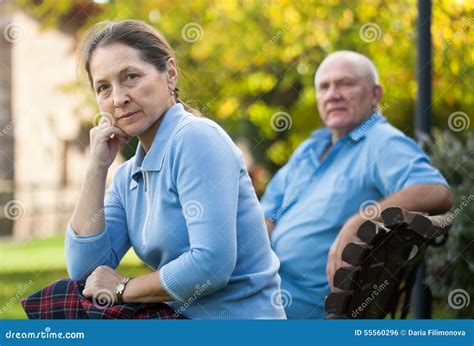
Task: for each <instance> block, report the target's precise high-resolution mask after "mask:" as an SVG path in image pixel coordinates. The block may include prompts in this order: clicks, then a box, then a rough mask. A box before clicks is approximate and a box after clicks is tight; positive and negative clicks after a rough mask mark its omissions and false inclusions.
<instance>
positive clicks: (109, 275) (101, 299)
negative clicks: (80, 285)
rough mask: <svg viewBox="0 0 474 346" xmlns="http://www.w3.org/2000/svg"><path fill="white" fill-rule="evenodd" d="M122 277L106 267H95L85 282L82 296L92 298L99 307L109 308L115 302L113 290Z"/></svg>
mask: <svg viewBox="0 0 474 346" xmlns="http://www.w3.org/2000/svg"><path fill="white" fill-rule="evenodd" d="M123 278H124V277H123V276H122V275H120V274H118V273H117V272H116V271H115V270H113V269H112V268H110V267H108V266H99V267H97V268H96V269H95V270H94V271H93V272H92V273H91V275H89V277H88V278H87V280H86V285H85V287H84V290H83V291H82V294H83V295H84V296H85V297H87V298H91V297H92V298H93V300H96V301H98V303H99V304H100V305H101V306H105V305H107V306H111V305H113V304H114V303H116V302H117V297H116V295H115V288H116V287H117V285H118V284H119V283H120V281H121V280H122V279H123Z"/></svg>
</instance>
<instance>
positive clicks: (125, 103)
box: [90, 43, 177, 136]
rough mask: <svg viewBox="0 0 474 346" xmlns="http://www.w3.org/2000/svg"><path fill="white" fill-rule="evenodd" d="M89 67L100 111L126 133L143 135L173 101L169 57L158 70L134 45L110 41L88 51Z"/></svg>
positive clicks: (173, 80) (173, 70)
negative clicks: (143, 58) (166, 62)
mask: <svg viewBox="0 0 474 346" xmlns="http://www.w3.org/2000/svg"><path fill="white" fill-rule="evenodd" d="M90 71H91V77H92V83H93V88H94V92H95V95H96V99H97V103H98V105H99V109H100V111H101V113H102V114H103V116H106V117H110V119H108V121H110V122H111V123H112V125H114V126H117V127H119V128H120V129H122V130H123V131H124V132H125V133H126V134H127V135H129V136H140V135H143V134H144V133H145V132H146V131H147V130H148V129H150V128H151V126H152V125H153V124H154V123H156V121H157V120H158V119H159V118H160V117H161V116H162V115H163V114H164V113H165V112H166V111H167V110H168V108H169V107H171V106H172V105H173V104H174V103H175V100H174V97H173V96H171V95H170V91H172V90H174V88H175V86H176V78H177V70H176V64H175V61H174V60H173V59H169V60H168V69H167V71H163V72H160V71H158V70H157V69H156V67H155V66H154V65H152V64H150V63H148V62H146V61H144V60H142V59H141V57H140V52H139V51H138V50H137V49H135V48H132V47H129V46H127V45H125V44H121V43H114V44H110V45H107V46H103V47H99V48H97V49H96V50H95V51H94V52H93V53H92V57H91V61H90Z"/></svg>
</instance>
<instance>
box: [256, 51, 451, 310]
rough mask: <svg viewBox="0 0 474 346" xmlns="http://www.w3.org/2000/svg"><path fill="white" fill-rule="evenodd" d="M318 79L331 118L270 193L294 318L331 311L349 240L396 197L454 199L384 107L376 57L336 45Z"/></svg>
mask: <svg viewBox="0 0 474 346" xmlns="http://www.w3.org/2000/svg"><path fill="white" fill-rule="evenodd" d="M315 86H316V99H317V105H318V110H319V114H320V116H321V120H322V122H323V123H324V125H325V126H326V127H325V128H322V129H318V130H316V131H315V132H314V133H313V134H312V135H311V136H310V138H308V139H307V140H306V141H304V142H303V143H302V144H301V145H300V146H299V147H298V148H297V150H296V151H295V153H294V154H293V155H292V157H291V158H290V160H289V161H288V163H287V164H286V165H285V166H284V167H283V168H281V169H280V170H279V171H278V172H277V173H276V175H275V176H274V177H273V178H272V180H271V182H270V183H269V185H268V187H267V190H266V192H265V194H264V196H263V198H262V206H263V209H264V212H265V216H266V218H267V226H268V230H269V233H270V237H271V243H272V248H273V249H274V251H275V252H276V254H277V256H278V257H279V258H280V262H281V266H280V270H279V273H280V276H281V278H282V296H284V297H283V298H284V299H283V298H282V299H283V300H284V302H285V303H286V304H285V305H286V307H285V310H286V313H287V316H288V318H323V317H325V316H326V315H327V313H326V312H325V311H324V298H325V296H326V295H327V294H328V293H329V283H331V285H332V278H333V276H334V273H335V271H336V270H337V268H339V267H341V266H342V265H343V263H342V261H341V254H342V250H343V249H344V247H345V245H346V244H348V243H349V242H357V241H358V238H357V237H356V232H357V229H358V227H359V226H360V225H361V224H362V223H363V222H364V221H365V220H367V219H373V218H376V217H378V216H379V215H380V212H381V211H382V210H384V209H385V208H387V207H390V206H400V207H403V208H405V209H408V210H412V211H420V212H428V213H430V214H438V213H443V212H446V211H448V210H449V209H450V208H451V206H452V204H453V200H452V197H451V193H450V191H449V189H448V187H447V183H446V181H445V179H444V178H443V177H442V176H441V174H440V173H439V171H438V170H437V169H435V168H434V167H432V166H431V164H430V161H429V159H428V158H427V156H426V155H425V154H424V152H423V151H422V150H421V149H420V148H419V147H418V146H417V145H416V143H415V142H414V141H412V140H411V139H410V138H408V137H407V136H405V135H404V134H403V133H402V132H400V131H399V130H397V129H395V128H394V127H393V126H391V125H390V124H389V123H388V122H387V120H386V119H385V118H384V117H383V116H382V114H381V113H380V112H379V111H378V104H379V101H380V99H381V97H382V88H381V86H380V85H379V79H378V73H377V70H376V68H375V66H374V64H373V63H372V62H371V61H370V60H369V59H368V58H367V57H365V56H363V55H361V54H359V53H356V52H351V51H339V52H336V53H333V54H331V55H329V56H328V57H327V58H326V59H324V61H323V62H322V63H321V65H320V66H319V68H318V70H317V71H316V75H315Z"/></svg>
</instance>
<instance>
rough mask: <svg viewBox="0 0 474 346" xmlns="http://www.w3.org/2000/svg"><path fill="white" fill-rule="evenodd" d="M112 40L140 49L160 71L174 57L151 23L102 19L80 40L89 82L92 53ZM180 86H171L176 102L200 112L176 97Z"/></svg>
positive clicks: (196, 113)
mask: <svg viewBox="0 0 474 346" xmlns="http://www.w3.org/2000/svg"><path fill="white" fill-rule="evenodd" d="M113 43H122V44H125V45H127V46H129V47H132V48H135V49H136V50H138V51H139V52H140V57H141V58H142V59H143V60H144V61H146V62H148V63H150V64H152V65H153V66H155V67H156V69H157V70H158V71H159V72H164V71H166V68H167V61H168V59H170V58H173V59H174V60H175V61H176V57H175V54H174V52H173V48H171V46H170V44H169V43H168V41H166V39H165V37H164V36H163V35H162V34H161V33H160V32H159V31H158V30H156V29H155V28H153V27H152V26H150V25H148V24H146V23H144V22H142V21H139V20H121V21H103V22H100V23H97V24H95V25H94V26H93V27H92V28H91V29H89V30H88V31H87V32H86V36H85V38H84V40H83V42H82V44H81V55H80V58H81V62H82V63H83V64H84V68H85V70H86V72H87V77H88V78H89V83H90V84H91V86H92V84H93V83H92V76H91V70H90V61H91V57H92V53H93V52H94V50H95V49H96V48H98V47H104V46H107V45H110V44H113ZM178 92H179V89H178V88H175V89H174V97H175V99H176V102H179V103H181V104H182V105H183V106H184V108H185V109H186V110H187V111H188V112H190V113H193V114H194V115H196V116H202V114H201V112H199V111H197V110H195V109H193V108H191V107H189V106H188V105H186V104H185V103H184V102H183V101H181V100H180V99H179V97H178Z"/></svg>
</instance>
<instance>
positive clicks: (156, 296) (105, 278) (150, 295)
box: [82, 266, 174, 303]
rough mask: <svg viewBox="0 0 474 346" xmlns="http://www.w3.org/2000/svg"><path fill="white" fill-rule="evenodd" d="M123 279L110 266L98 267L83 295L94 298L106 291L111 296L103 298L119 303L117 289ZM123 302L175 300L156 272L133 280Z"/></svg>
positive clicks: (124, 294) (127, 288)
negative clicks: (165, 288)
mask: <svg viewBox="0 0 474 346" xmlns="http://www.w3.org/2000/svg"><path fill="white" fill-rule="evenodd" d="M123 278H124V276H122V275H120V274H118V273H117V272H116V271H115V270H113V269H112V268H110V267H108V266H100V267H97V269H95V270H94V272H92V274H91V275H89V277H88V278H87V281H86V286H85V288H84V290H83V292H82V294H84V296H85V297H91V298H93V297H94V296H95V295H99V294H101V293H103V292H104V290H106V291H107V292H108V293H109V294H105V295H103V297H106V298H107V297H110V298H112V297H113V300H114V302H117V297H116V295H115V288H116V287H117V285H118V284H119V283H120V281H121V280H122V279H123ZM122 300H123V301H124V302H125V303H159V302H169V301H172V300H174V299H173V297H171V296H170V295H169V294H168V293H167V292H166V291H165V290H164V289H163V286H161V283H160V279H159V272H158V271H156V272H153V273H149V274H144V275H140V276H137V277H136V278H133V279H131V280H130V281H129V282H128V283H127V286H126V287H125V290H124V291H123V295H122Z"/></svg>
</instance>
